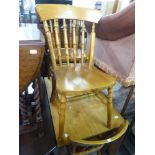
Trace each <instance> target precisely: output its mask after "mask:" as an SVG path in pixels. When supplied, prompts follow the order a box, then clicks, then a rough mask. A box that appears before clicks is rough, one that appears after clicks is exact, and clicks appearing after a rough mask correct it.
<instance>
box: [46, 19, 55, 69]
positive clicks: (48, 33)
mask: <svg viewBox="0 0 155 155" xmlns="http://www.w3.org/2000/svg"><path fill="white" fill-rule="evenodd" d="M43 25H44V30H45V33H46V37H47V41H48V46H49V49H50V55H51V59H52V66H53V68H54V69H56V66H57V65H56V61H55V54H54V48H53V43H52V37H51V33H50V31H49V28H48V24H47V21H43Z"/></svg>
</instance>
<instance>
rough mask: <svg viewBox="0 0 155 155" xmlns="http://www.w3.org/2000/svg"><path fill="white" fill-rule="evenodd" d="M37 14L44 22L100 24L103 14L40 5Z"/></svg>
mask: <svg viewBox="0 0 155 155" xmlns="http://www.w3.org/2000/svg"><path fill="white" fill-rule="evenodd" d="M36 12H37V13H38V15H39V17H40V19H41V20H42V21H45V20H50V19H77V20H84V21H89V22H93V23H98V21H99V20H100V18H101V17H102V13H101V12H100V11H97V10H93V9H88V8H81V7H75V6H71V5H62V4H38V5H36Z"/></svg>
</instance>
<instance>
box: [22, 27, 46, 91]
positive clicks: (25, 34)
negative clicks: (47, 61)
mask: <svg viewBox="0 0 155 155" xmlns="http://www.w3.org/2000/svg"><path fill="white" fill-rule="evenodd" d="M19 35H20V36H19V91H20V93H21V92H22V91H23V90H24V89H25V88H26V87H27V86H28V85H29V84H30V83H31V82H32V80H34V79H35V78H36V77H37V74H38V71H39V69H40V66H41V63H42V59H43V54H44V45H45V40H44V37H43V35H42V33H41V32H40V31H39V30H38V29H37V24H21V27H19Z"/></svg>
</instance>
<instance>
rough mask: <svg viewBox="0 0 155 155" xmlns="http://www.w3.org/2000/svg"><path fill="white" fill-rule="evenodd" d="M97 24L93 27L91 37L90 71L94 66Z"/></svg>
mask: <svg viewBox="0 0 155 155" xmlns="http://www.w3.org/2000/svg"><path fill="white" fill-rule="evenodd" d="M95 36H96V34H95V23H93V25H92V32H91V36H90V52H89V69H91V68H92V66H93V57H94V47H95Z"/></svg>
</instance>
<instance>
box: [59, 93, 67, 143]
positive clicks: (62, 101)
mask: <svg viewBox="0 0 155 155" xmlns="http://www.w3.org/2000/svg"><path fill="white" fill-rule="evenodd" d="M65 109H66V96H65V95H64V94H61V95H60V110H59V138H58V139H59V142H60V143H62V142H63V134H64V124H65Z"/></svg>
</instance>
